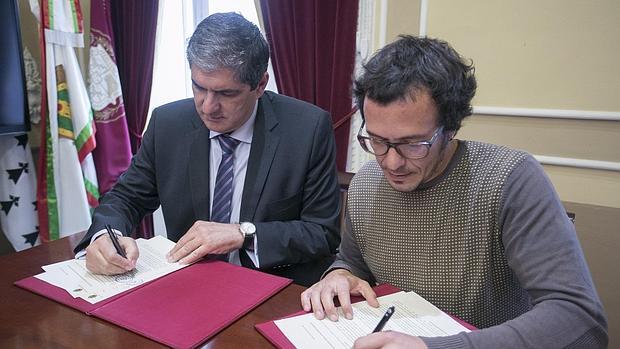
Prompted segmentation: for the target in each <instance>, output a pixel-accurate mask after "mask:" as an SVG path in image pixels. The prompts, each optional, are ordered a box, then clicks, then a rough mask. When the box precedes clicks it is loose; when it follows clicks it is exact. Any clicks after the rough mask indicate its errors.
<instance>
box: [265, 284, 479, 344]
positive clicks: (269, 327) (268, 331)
mask: <svg viewBox="0 0 620 349" xmlns="http://www.w3.org/2000/svg"><path fill="white" fill-rule="evenodd" d="M373 289H374V290H375V293H376V294H377V297H381V296H385V295H388V294H392V293H395V292H398V291H400V289H398V288H397V287H394V286H392V285H390V284H382V285H379V286H376V287H374V288H373ZM363 300H364V298H362V297H360V296H352V297H351V303H356V302H361V301H363ZM336 305H338V304H336ZM305 313H306V312H305V311H303V310H302V311H298V312H296V313H294V314H291V315H288V316H285V317H284V318H283V319H285V318H289V317H293V316H298V315H303V314H305ZM448 315H449V314H448ZM450 316H452V315H450ZM452 318H453V319H454V320H456V321H457V322H458V323H460V324H461V325H463V326H465V328H467V329H470V330H472V331H473V330H475V329H476V327H474V326H472V325H470V324H468V323H467V322H465V321H463V320H461V319H459V318H457V317H455V316H452ZM254 327H255V328H256V330H257V331H258V332H260V334H262V335H263V336H264V337H265V338H267V340H268V341H269V342H271V344H273V345H274V346H275V347H276V348H279V349H295V346H294V345H293V343H291V342H290V341H289V340H288V338H286V336H285V335H284V333H282V331H280V329H279V328H278V326H277V325H276V323H275V322H273V320H272V321H268V322H263V323H261V324H257V325H254Z"/></svg>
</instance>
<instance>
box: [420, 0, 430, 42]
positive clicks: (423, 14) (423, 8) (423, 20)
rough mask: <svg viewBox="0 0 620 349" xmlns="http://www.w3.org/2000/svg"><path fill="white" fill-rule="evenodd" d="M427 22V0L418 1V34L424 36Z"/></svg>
mask: <svg viewBox="0 0 620 349" xmlns="http://www.w3.org/2000/svg"><path fill="white" fill-rule="evenodd" d="M427 22H428V0H422V1H420V29H419V35H420V36H426V28H427V26H428V25H427Z"/></svg>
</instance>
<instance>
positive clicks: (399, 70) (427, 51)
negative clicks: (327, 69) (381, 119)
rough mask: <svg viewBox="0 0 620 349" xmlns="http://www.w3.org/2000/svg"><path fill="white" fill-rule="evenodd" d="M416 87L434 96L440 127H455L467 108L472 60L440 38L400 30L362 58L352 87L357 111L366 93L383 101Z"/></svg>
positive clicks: (472, 83) (473, 80) (471, 88)
mask: <svg viewBox="0 0 620 349" xmlns="http://www.w3.org/2000/svg"><path fill="white" fill-rule="evenodd" d="M421 91H428V93H429V94H430V96H431V98H432V99H433V101H434V102H435V104H436V106H437V109H438V112H439V120H440V123H441V125H442V126H443V127H444V129H445V130H446V131H457V130H458V129H459V128H460V127H461V121H462V120H463V119H464V118H465V117H466V116H468V115H471V114H472V107H471V99H472V98H473V97H474V95H475V94H476V78H475V77H474V67H473V64H472V63H471V62H470V63H466V62H465V60H464V59H463V58H462V57H461V56H460V55H459V54H458V53H457V52H456V51H455V50H454V49H453V48H452V47H450V45H449V44H448V43H446V42H445V41H441V40H437V39H430V38H421V37H414V36H410V35H401V36H400V37H399V39H398V40H396V41H394V42H392V43H390V44H388V45H386V46H385V47H384V48H382V49H381V50H379V51H378V52H377V53H375V54H374V55H373V56H372V58H371V59H370V60H369V61H368V63H366V64H364V66H363V70H362V74H361V76H360V77H359V78H358V79H357V80H356V81H355V84H354V88H353V93H354V94H355V98H356V101H357V105H358V107H359V108H360V111H361V113H362V117H363V115H364V113H363V106H364V98H366V97H367V98H370V99H371V100H373V101H375V102H377V103H379V104H383V105H385V104H388V103H391V102H394V101H395V100H397V99H403V98H413V97H414V96H415V94H416V93H419V92H421Z"/></svg>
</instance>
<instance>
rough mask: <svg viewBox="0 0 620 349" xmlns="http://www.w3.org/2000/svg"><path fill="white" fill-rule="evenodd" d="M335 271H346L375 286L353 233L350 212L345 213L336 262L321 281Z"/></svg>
mask: <svg viewBox="0 0 620 349" xmlns="http://www.w3.org/2000/svg"><path fill="white" fill-rule="evenodd" d="M335 269H346V270H348V271H350V272H351V273H352V274H353V275H355V276H357V277H359V278H360V279H364V280H366V281H368V283H369V284H370V285H374V284H375V278H374V276H373V275H372V273H371V271H370V269H369V268H368V265H366V262H365V261H364V257H363V256H362V251H360V248H359V245H358V244H357V242H356V241H355V238H354V237H353V234H352V232H351V219H350V217H349V214H348V210H347V212H345V227H344V229H343V231H342V232H341V241H340V247H339V249H338V254H337V255H336V260H335V261H334V263H332V265H331V266H330V267H329V268H327V270H326V271H325V273H323V276H322V277H321V279H322V278H324V277H325V275H327V274H328V273H329V272H331V271H332V270H335Z"/></svg>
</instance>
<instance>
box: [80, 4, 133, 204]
mask: <svg viewBox="0 0 620 349" xmlns="http://www.w3.org/2000/svg"><path fill="white" fill-rule="evenodd" d="M110 6H111V5H110V0H100V1H92V2H91V4H90V61H89V64H88V75H89V84H88V93H89V95H90V100H91V103H92V106H93V110H94V112H95V123H96V127H97V133H96V135H95V137H96V140H97V148H95V151H94V152H93V156H94V159H95V167H96V168H97V179H98V180H99V192H100V193H101V194H104V193H106V192H108V190H110V189H111V188H112V186H113V185H114V183H116V181H117V180H118V177H119V176H120V175H121V174H122V173H123V172H125V170H126V169H127V168H128V167H129V164H130V162H131V144H130V143H129V130H128V128H127V119H126V118H125V106H124V104H123V95H122V91H121V81H120V78H119V75H118V68H117V67H116V58H115V56H114V41H113V39H114V35H113V30H112V20H111V14H110Z"/></svg>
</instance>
